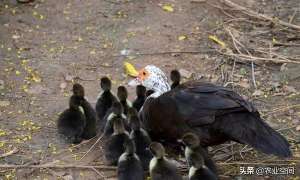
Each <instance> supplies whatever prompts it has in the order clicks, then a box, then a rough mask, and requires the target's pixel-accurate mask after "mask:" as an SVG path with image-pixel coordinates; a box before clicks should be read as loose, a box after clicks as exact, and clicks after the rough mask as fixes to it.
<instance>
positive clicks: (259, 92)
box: [252, 90, 264, 96]
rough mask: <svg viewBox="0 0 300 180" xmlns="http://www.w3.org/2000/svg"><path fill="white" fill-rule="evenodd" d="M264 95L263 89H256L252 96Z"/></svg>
mask: <svg viewBox="0 0 300 180" xmlns="http://www.w3.org/2000/svg"><path fill="white" fill-rule="evenodd" d="M262 95H264V92H263V91H262V90H255V91H254V93H253V94H252V96H262Z"/></svg>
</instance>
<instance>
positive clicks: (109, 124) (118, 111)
mask: <svg viewBox="0 0 300 180" xmlns="http://www.w3.org/2000/svg"><path fill="white" fill-rule="evenodd" d="M103 119H104V122H105V123H106V124H105V127H104V136H106V137H107V136H110V135H111V134H112V133H113V124H114V120H115V119H121V120H122V122H123V124H124V126H125V128H126V130H128V129H129V127H128V123H127V121H126V116H125V115H124V114H123V106H122V104H121V103H120V102H118V101H116V102H114V103H113V104H112V107H111V108H110V109H109V111H108V112H107V114H106V115H105V117H104V118H103Z"/></svg>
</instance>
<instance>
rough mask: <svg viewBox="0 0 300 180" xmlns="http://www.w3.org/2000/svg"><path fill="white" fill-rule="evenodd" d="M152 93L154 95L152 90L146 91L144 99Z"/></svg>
mask: <svg viewBox="0 0 300 180" xmlns="http://www.w3.org/2000/svg"><path fill="white" fill-rule="evenodd" d="M153 93H154V91H153V90H152V89H149V90H147V91H146V97H148V96H150V95H151V94H153Z"/></svg>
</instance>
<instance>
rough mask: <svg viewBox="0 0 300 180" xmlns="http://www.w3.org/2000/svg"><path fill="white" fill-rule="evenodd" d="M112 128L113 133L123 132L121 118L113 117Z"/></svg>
mask: <svg viewBox="0 0 300 180" xmlns="http://www.w3.org/2000/svg"><path fill="white" fill-rule="evenodd" d="M113 121H114V122H113V129H114V134H122V133H124V132H125V128H124V124H123V121H122V119H120V118H115V119H114V120H113Z"/></svg>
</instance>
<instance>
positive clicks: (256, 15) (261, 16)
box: [221, 0, 300, 31]
mask: <svg viewBox="0 0 300 180" xmlns="http://www.w3.org/2000/svg"><path fill="white" fill-rule="evenodd" d="M221 2H223V3H225V4H226V5H227V6H230V7H232V8H235V9H236V10H239V11H241V12H243V13H244V14H247V15H249V16H252V17H254V18H257V19H261V20H267V21H271V22H273V23H278V24H280V25H282V26H286V27H289V28H293V29H296V30H298V31H300V26H298V25H295V24H291V23H288V22H285V21H282V20H279V19H274V18H271V17H269V16H266V15H264V14H261V13H257V12H255V11H253V10H250V9H248V8H246V7H243V6H241V5H238V4H236V3H234V2H232V1H230V0H221Z"/></svg>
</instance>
